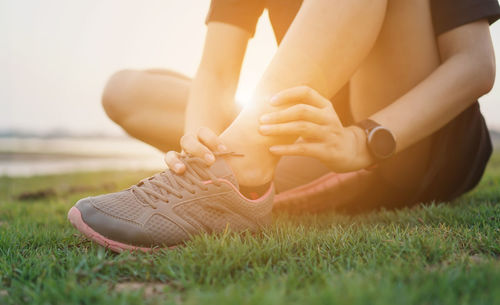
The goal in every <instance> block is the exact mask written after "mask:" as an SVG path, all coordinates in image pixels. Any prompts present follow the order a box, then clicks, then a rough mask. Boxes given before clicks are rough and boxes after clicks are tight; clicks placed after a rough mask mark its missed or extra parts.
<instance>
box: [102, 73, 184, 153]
mask: <svg viewBox="0 0 500 305" xmlns="http://www.w3.org/2000/svg"><path fill="white" fill-rule="evenodd" d="M190 85H191V80H190V79H189V78H188V77H186V76H184V75H182V74H180V73H177V72H174V71H170V70H161V69H151V70H142V71H138V70H123V71H120V72H117V73H115V74H114V75H113V76H112V77H111V78H110V80H109V81H108V83H107V85H106V88H105V90H104V93H103V106H104V108H105V110H106V112H107V114H108V115H109V117H110V118H111V119H112V120H113V121H115V122H116V123H117V124H119V125H120V126H121V127H122V128H123V129H125V131H127V133H129V134H130V135H131V136H133V137H136V138H138V139H139V140H141V141H144V142H146V143H148V144H151V145H153V146H155V147H157V148H159V149H160V150H170V149H178V148H179V145H178V143H179V139H180V137H181V136H182V134H183V130H184V112H185V108H186V104H187V100H188V96H189V90H190Z"/></svg>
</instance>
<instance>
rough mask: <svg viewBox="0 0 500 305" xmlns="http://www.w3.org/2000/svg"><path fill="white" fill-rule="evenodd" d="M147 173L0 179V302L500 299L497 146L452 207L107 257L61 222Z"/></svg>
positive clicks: (280, 224)
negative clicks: (91, 198) (86, 201)
mask: <svg viewBox="0 0 500 305" xmlns="http://www.w3.org/2000/svg"><path fill="white" fill-rule="evenodd" d="M147 174H149V173H144V172H143V173H137V172H126V173H117V172H105V173H75V174H69V175H56V176H45V177H31V178H8V177H3V178H0V304H170V303H174V304H177V303H180V304H212V303H213V304H349V305H353V304H398V305H402V304H453V305H456V304H488V305H492V304H500V261H499V258H500V205H499V202H500V154H496V155H494V157H493V159H492V160H491V162H490V164H489V168H488V170H487V172H486V174H485V176H484V177H483V179H482V181H481V184H480V185H479V187H477V188H476V190H474V191H473V192H472V193H469V194H467V195H465V196H463V197H462V198H460V199H459V200H457V201H456V202H453V203H451V204H450V203H447V204H444V203H436V204H432V205H427V206H419V207H415V208H412V209H403V210H398V211H379V212H372V213H369V214H365V215H358V216H348V215H338V214H335V213H333V212H332V213H324V214H321V215H302V216H292V215H285V214H280V215H276V221H275V224H274V225H273V226H272V227H271V228H269V229H268V230H266V231H265V232H263V233H262V234H260V235H248V234H243V235H237V234H230V233H226V234H222V235H218V236H199V237H197V238H196V239H194V240H193V241H191V242H189V243H188V244H187V245H186V246H184V247H179V248H177V249H175V250H171V251H164V252H161V253H158V254H155V255H147V254H130V253H122V254H119V255H116V254H113V253H111V252H109V251H106V250H104V249H103V248H100V247H98V246H96V245H94V244H92V243H90V242H88V241H87V240H85V239H84V238H82V237H81V236H80V235H79V234H77V232H76V231H75V230H74V229H73V228H72V227H71V226H70V224H69V223H68V221H67V220H66V213H67V210H68V209H69V208H70V206H72V205H73V204H74V202H75V201H76V200H78V199H79V198H81V197H84V196H88V195H92V194H98V193H103V192H109V191H114V190H118V189H121V188H124V187H126V186H128V185H130V184H132V183H134V182H136V181H137V180H138V179H140V178H142V177H144V176H145V175H147Z"/></svg>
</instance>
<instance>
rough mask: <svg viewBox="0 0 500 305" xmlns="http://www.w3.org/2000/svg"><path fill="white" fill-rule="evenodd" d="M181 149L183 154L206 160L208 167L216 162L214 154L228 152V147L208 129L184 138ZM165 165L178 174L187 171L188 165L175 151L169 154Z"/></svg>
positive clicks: (201, 129)
mask: <svg viewBox="0 0 500 305" xmlns="http://www.w3.org/2000/svg"><path fill="white" fill-rule="evenodd" d="M181 147H182V150H183V152H185V153H187V154H189V155H192V156H194V157H198V158H201V159H203V160H205V161H206V162H207V164H208V165H212V164H213V163H214V162H215V156H214V154H213V152H227V147H226V146H225V145H224V144H223V143H222V142H221V140H220V139H219V137H218V136H217V135H216V134H215V133H214V132H213V131H212V130H210V129H208V128H206V127H201V128H199V129H198V131H197V132H196V134H192V133H187V134H185V135H184V136H182V138H181ZM165 163H167V166H168V168H170V169H171V170H173V171H174V172H175V173H177V174H182V173H184V172H185V171H186V165H185V164H184V163H183V162H182V161H181V160H180V159H179V156H178V153H177V152H175V151H169V152H167V154H166V155H165Z"/></svg>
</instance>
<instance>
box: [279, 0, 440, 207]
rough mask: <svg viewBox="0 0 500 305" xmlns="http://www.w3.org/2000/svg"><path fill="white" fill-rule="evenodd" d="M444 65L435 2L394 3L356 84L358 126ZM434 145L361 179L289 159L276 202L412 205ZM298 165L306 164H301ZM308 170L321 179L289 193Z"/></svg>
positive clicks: (294, 204)
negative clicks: (433, 16) (436, 33)
mask: <svg viewBox="0 0 500 305" xmlns="http://www.w3.org/2000/svg"><path fill="white" fill-rule="evenodd" d="M438 65H439V53H438V50H437V46H436V41H435V36H434V32H433V29H432V21H431V12H430V8H429V3H428V2H425V1H420V0H405V1H400V0H394V1H389V2H388V7H387V13H386V18H385V21H384V25H383V27H382V30H381V32H380V35H379V37H378V39H377V42H376V43H375V46H374V47H373V50H372V52H371V53H370V54H369V55H368V57H367V58H366V59H365V61H364V62H363V64H362V65H361V66H360V67H359V69H358V70H357V72H356V74H355V75H354V76H353V78H351V81H350V84H351V88H350V103H351V110H352V114H353V116H354V119H355V121H359V120H362V119H363V118H366V117H368V116H370V115H371V114H373V113H374V112H377V111H378V110H379V109H381V108H383V107H385V106H387V105H388V104H390V103H392V102H393V101H394V100H396V99H397V98H399V97H400V96H401V95H403V94H405V93H406V92H407V91H409V90H410V89H412V88H413V87H414V86H416V85H417V84H418V83H419V82H421V81H422V80H423V79H425V77H427V75H428V74H430V73H431V72H432V71H433V70H434V69H436V67H437V66H438ZM430 144H431V143H430V139H426V140H424V141H421V142H420V143H418V144H416V145H414V146H413V147H410V148H409V149H407V150H405V151H403V152H401V153H399V154H398V155H397V156H396V157H395V158H393V159H392V160H391V161H389V162H385V163H384V164H383V165H382V166H381V167H380V168H379V169H378V170H377V171H374V172H367V171H360V172H359V173H358V174H359V175H345V174H340V175H336V174H331V173H326V172H325V171H321V169H315V168H316V167H315V166H311V164H307V165H306V166H304V162H302V166H295V167H294V166H290V165H289V166H287V167H286V168H284V167H283V165H284V164H285V162H283V161H285V160H283V161H282V162H280V166H278V169H277V172H276V180H275V181H277V185H279V186H281V191H283V193H282V194H279V195H278V196H277V198H276V203H277V208H284V209H295V210H298V211H303V210H308V211H319V210H321V209H323V208H327V207H328V208H331V207H343V208H347V209H349V210H367V209H372V208H376V207H381V206H384V207H389V208H391V207H400V206H404V205H407V204H412V203H414V202H409V201H408V200H410V198H411V200H414V199H416V198H414V196H413V194H414V192H415V191H416V190H418V188H419V186H420V184H421V180H422V177H423V175H425V173H426V172H427V170H428V169H427V162H428V160H429V158H430V149H431V147H430ZM308 162H310V161H308ZM297 164H301V163H300V161H299V163H297ZM313 165H314V164H313ZM302 168H312V169H315V170H316V172H317V173H318V175H317V176H316V177H312V178H314V179H310V180H309V181H305V183H303V184H304V185H297V183H296V184H295V186H294V188H291V189H289V188H288V185H293V184H292V183H291V182H293V181H290V179H291V178H289V176H292V177H294V176H297V175H298V174H299V173H300V172H301V169H302ZM409 173H411V174H409ZM284 187H285V188H284Z"/></svg>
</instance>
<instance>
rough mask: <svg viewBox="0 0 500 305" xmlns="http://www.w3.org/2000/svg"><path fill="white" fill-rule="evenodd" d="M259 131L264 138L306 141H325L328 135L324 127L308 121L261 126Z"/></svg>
mask: <svg viewBox="0 0 500 305" xmlns="http://www.w3.org/2000/svg"><path fill="white" fill-rule="evenodd" d="M259 131H260V133H261V134H262V135H264V136H297V137H303V138H306V139H324V138H325V136H326V133H327V131H326V128H325V127H324V126H322V125H318V124H315V123H311V122H306V121H296V122H289V123H282V124H270V125H260V126H259Z"/></svg>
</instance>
